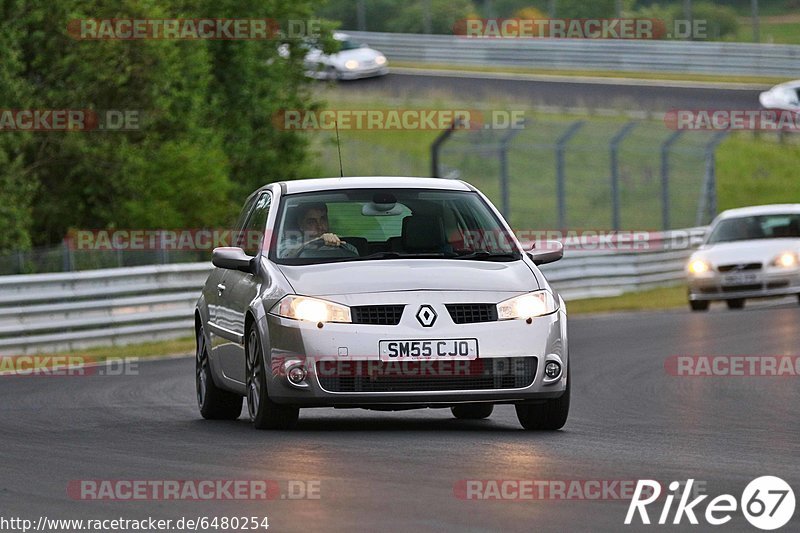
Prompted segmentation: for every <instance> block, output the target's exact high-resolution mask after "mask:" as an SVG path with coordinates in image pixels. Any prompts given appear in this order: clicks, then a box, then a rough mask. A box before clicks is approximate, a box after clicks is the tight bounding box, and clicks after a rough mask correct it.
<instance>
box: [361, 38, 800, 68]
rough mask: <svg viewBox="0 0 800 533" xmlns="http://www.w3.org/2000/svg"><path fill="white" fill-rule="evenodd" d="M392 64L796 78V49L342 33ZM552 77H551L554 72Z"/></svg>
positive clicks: (799, 52) (799, 57) (799, 64)
mask: <svg viewBox="0 0 800 533" xmlns="http://www.w3.org/2000/svg"><path fill="white" fill-rule="evenodd" d="M347 33H348V34H349V35H351V36H352V37H353V38H354V39H355V40H357V41H361V42H365V43H368V44H369V45H370V46H372V47H374V48H377V49H378V50H380V51H381V52H383V53H385V54H386V56H387V57H388V58H389V64H390V65H391V63H392V61H404V62H411V63H419V64H420V66H423V64H425V63H429V64H440V65H474V66H482V67H527V68H532V69H537V70H543V69H547V70H554V71H558V70H589V71H591V70H598V71H620V72H674V73H698V74H719V75H741V76H771V77H779V78H787V79H790V78H798V77H800V46H798V45H790V44H756V43H727V42H696V41H645V40H603V39H476V38H467V37H463V36H456V35H421V34H410V33H376V32H358V31H348V32H347ZM556 73H557V72H556Z"/></svg>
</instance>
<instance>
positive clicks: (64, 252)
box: [61, 239, 72, 272]
mask: <svg viewBox="0 0 800 533" xmlns="http://www.w3.org/2000/svg"><path fill="white" fill-rule="evenodd" d="M71 259H72V258H71V257H70V253H69V245H68V244H67V239H64V240H62V241H61V270H63V271H64V272H71V271H72V261H71Z"/></svg>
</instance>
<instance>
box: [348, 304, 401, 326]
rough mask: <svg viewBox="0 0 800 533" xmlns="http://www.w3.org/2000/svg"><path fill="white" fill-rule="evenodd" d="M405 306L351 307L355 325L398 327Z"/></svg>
mask: <svg viewBox="0 0 800 533" xmlns="http://www.w3.org/2000/svg"><path fill="white" fill-rule="evenodd" d="M404 307H405V305H359V306H355V307H351V308H350V311H351V313H352V319H353V324H376V325H379V326H396V325H397V324H399V323H400V317H402V316H403V308H404Z"/></svg>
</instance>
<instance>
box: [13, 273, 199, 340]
mask: <svg viewBox="0 0 800 533" xmlns="http://www.w3.org/2000/svg"><path fill="white" fill-rule="evenodd" d="M211 268H212V267H211V264H210V263H187V264H176V265H154V266H143V267H129V268H111V269H104V270H87V271H83V272H68V273H57V274H30V275H18V276H3V277H0V354H12V355H18V354H30V353H45V352H56V351H66V350H80V349H84V348H87V347H90V346H104V345H107V346H110V345H115V344H132V343H136V342H147V341H157V340H165V339H174V338H180V337H186V336H191V335H192V327H193V324H194V321H193V316H192V311H193V309H194V304H195V302H196V301H197V298H198V296H199V292H200V288H201V287H202V286H203V283H204V282H205V279H206V277H207V276H208V273H209V272H210V271H211Z"/></svg>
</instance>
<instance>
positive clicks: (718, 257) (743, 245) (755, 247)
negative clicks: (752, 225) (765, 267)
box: [692, 239, 800, 265]
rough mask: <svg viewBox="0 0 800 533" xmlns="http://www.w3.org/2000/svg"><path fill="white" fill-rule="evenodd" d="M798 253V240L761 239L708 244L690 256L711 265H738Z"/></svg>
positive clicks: (767, 260)
mask: <svg viewBox="0 0 800 533" xmlns="http://www.w3.org/2000/svg"><path fill="white" fill-rule="evenodd" d="M792 251H793V252H797V251H800V239H762V240H757V241H736V242H723V243H719V244H710V245H705V246H703V247H701V248H700V249H699V250H697V251H696V252H695V253H694V255H693V256H692V257H693V258H694V259H704V260H706V261H709V262H711V263H712V264H713V265H726V264H739V263H767V262H769V261H771V260H772V259H774V258H775V257H776V256H778V255H779V254H781V253H782V252H792Z"/></svg>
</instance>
